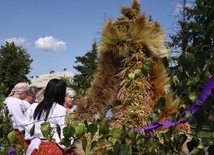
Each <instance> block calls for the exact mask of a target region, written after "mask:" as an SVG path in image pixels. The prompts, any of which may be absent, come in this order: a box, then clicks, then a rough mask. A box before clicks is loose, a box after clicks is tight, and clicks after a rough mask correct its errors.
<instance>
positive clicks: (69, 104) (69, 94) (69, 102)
mask: <svg viewBox="0 0 214 155" xmlns="http://www.w3.org/2000/svg"><path fill="white" fill-rule="evenodd" d="M75 96H76V91H75V90H74V89H72V88H69V87H67V88H66V94H65V101H64V104H63V106H64V107H65V108H66V109H67V110H68V111H69V112H73V111H74V110H75V109H76V108H77V106H76V105H75V104H74V99H75Z"/></svg>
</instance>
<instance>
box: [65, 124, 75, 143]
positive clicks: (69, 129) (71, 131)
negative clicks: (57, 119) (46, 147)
mask: <svg viewBox="0 0 214 155" xmlns="http://www.w3.org/2000/svg"><path fill="white" fill-rule="evenodd" d="M74 133H75V128H74V127H72V126H71V125H70V124H69V125H67V126H66V127H64V128H63V135H64V137H66V138H67V139H69V138H71V137H73V136H74Z"/></svg>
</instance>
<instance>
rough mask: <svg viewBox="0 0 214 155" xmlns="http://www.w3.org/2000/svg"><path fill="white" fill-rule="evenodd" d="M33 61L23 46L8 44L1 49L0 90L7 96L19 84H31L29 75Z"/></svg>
mask: <svg viewBox="0 0 214 155" xmlns="http://www.w3.org/2000/svg"><path fill="white" fill-rule="evenodd" d="M32 61H33V59H32V58H31V57H30V55H29V54H28V53H27V51H26V50H25V49H23V48H22V46H16V45H15V44H14V43H13V42H12V43H8V42H6V43H5V45H4V46H1V48H0V90H1V94H3V95H5V96H7V95H8V94H9V92H10V91H11V89H12V88H13V86H14V85H15V84H16V83H18V82H29V80H28V78H27V76H26V75H27V74H28V73H29V72H30V69H31V68H30V64H31V63H32Z"/></svg>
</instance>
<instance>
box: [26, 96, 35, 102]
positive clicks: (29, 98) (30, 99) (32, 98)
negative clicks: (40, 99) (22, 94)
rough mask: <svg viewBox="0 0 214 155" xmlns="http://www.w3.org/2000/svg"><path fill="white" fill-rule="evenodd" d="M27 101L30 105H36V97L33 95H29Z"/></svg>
mask: <svg viewBox="0 0 214 155" xmlns="http://www.w3.org/2000/svg"><path fill="white" fill-rule="evenodd" d="M27 100H28V102H29V103H30V104H33V103H35V100H36V97H35V96H32V95H28V97H27Z"/></svg>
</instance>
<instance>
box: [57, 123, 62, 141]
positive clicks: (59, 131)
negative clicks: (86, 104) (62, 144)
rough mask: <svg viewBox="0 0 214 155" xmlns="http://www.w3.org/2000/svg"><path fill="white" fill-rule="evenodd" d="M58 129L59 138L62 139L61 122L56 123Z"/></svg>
mask: <svg viewBox="0 0 214 155" xmlns="http://www.w3.org/2000/svg"><path fill="white" fill-rule="evenodd" d="M56 131H57V134H58V135H59V138H60V139H61V128H60V126H59V124H57V125H56Z"/></svg>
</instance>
